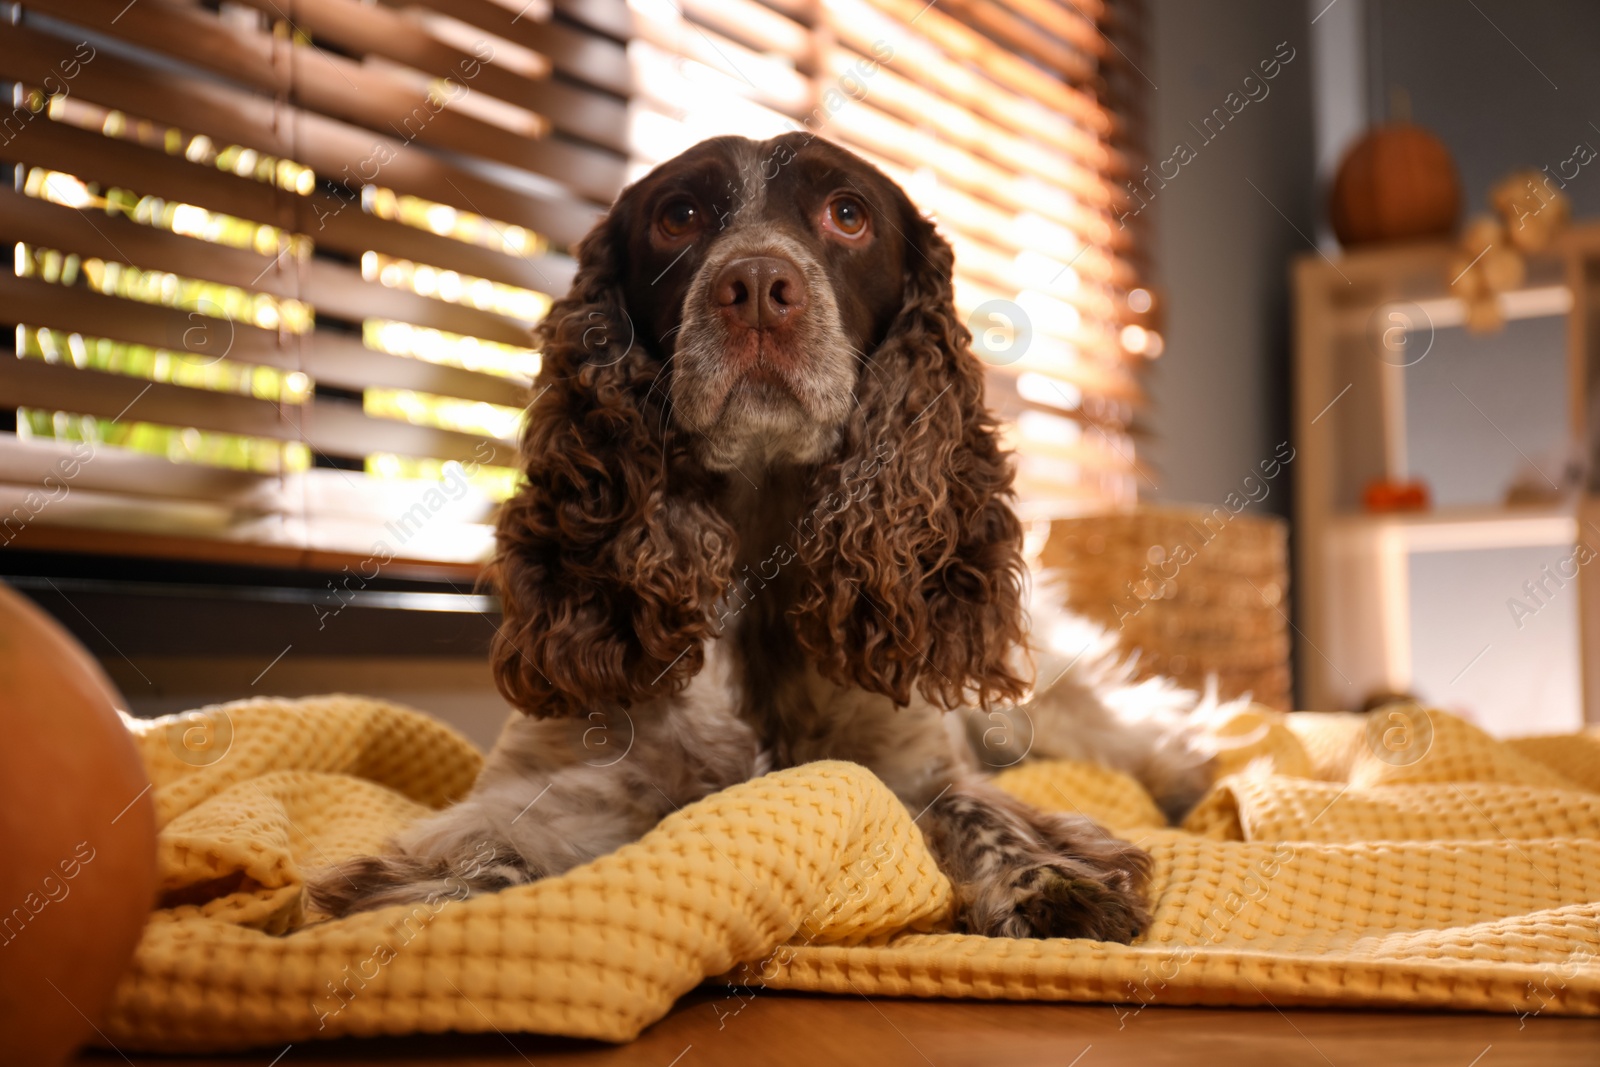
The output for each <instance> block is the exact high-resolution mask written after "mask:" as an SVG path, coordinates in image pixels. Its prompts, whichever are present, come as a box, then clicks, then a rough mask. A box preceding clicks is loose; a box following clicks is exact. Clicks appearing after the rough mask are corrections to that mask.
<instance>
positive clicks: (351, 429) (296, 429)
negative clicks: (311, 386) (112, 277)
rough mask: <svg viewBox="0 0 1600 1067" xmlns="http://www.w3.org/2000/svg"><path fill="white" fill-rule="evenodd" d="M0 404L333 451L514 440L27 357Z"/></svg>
mask: <svg viewBox="0 0 1600 1067" xmlns="http://www.w3.org/2000/svg"><path fill="white" fill-rule="evenodd" d="M0 404H5V405H6V406H8V407H30V408H44V409H46V410H50V411H70V412H73V413H75V414H79V415H94V416H97V417H99V418H104V419H119V418H120V419H126V420H128V421H130V422H154V423H160V424H163V425H167V426H193V427H196V428H197V429H201V430H214V431H217V432H220V433H237V434H246V435H248V436H251V437H266V438H271V439H273V440H279V441H304V442H306V443H307V444H308V445H310V446H311V447H312V448H313V449H315V450H316V451H318V452H322V453H326V454H328V455H332V456H360V455H365V454H367V453H370V452H394V453H397V454H399V455H403V456H422V457H427V458H432V459H442V460H456V461H457V462H461V463H466V462H474V461H475V462H477V463H488V464H495V465H501V466H503V465H506V464H508V463H511V462H514V460H515V457H516V448H515V447H514V446H512V445H509V444H507V443H506V442H504V441H494V440H491V439H490V438H486V437H479V436H478V435H476V434H467V433H459V432H457V431H455V430H442V429H438V428H435V427H432V426H413V425H411V424H409V423H404V422H396V421H395V420H393V419H380V418H374V417H372V416H370V415H367V414H365V413H364V412H362V411H361V409H360V408H359V407H356V406H354V405H352V404H348V403H344V402H330V401H316V402H312V403H309V404H303V405H294V404H277V403H274V402H273V401H270V400H258V399H257V398H255V397H253V396H241V395H238V394H234V393H219V392H214V391H211V390H206V389H191V388H189V387H187V386H182V385H169V384H167V383H165V382H150V381H146V380H144V379H142V378H135V377H132V376H130V375H124V374H113V373H110V372H109V371H98V370H86V369H83V368H80V367H74V366H71V365H64V364H52V363H43V362H40V361H38V360H32V359H19V360H15V361H13V362H12V363H10V364H9V365H7V366H6V369H5V374H4V375H0Z"/></svg>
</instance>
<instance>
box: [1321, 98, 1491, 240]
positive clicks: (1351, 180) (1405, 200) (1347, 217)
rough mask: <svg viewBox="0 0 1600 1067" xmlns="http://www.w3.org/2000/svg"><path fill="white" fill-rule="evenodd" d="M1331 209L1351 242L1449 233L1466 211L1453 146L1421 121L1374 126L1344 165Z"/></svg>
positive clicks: (1336, 225)
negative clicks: (1451, 148) (1422, 125)
mask: <svg viewBox="0 0 1600 1067" xmlns="http://www.w3.org/2000/svg"><path fill="white" fill-rule="evenodd" d="M1328 214H1329V216H1330V217H1331V221H1332V223H1333V232H1334V233H1335V234H1336V235H1338V238H1339V243H1340V244H1343V245H1345V246H1346V247H1349V246H1353V245H1362V244H1372V243H1374V242H1378V241H1403V240H1412V239H1417V238H1426V237H1448V236H1449V235H1450V234H1451V233H1452V232H1453V231H1454V230H1455V226H1456V220H1457V219H1458V218H1459V216H1460V214H1461V180H1460V179H1459V178H1458V177H1457V176H1456V166H1455V162H1454V161H1453V160H1451V158H1450V151H1449V149H1447V148H1445V146H1444V143H1443V142H1442V141H1440V140H1439V139H1438V138H1437V137H1435V136H1434V135H1433V134H1431V133H1429V132H1428V131H1427V130H1424V129H1423V128H1421V127H1420V126H1412V125H1410V124H1407V123H1396V124H1393V125H1388V126H1378V127H1375V128H1374V129H1372V130H1369V131H1368V132H1367V134H1366V136H1364V137H1362V138H1361V139H1360V140H1359V141H1357V142H1356V143H1355V144H1354V145H1353V146H1351V148H1350V150H1349V151H1348V152H1346V153H1345V157H1344V159H1343V160H1342V161H1341V162H1340V164H1339V172H1338V175H1337V176H1336V177H1335V178H1334V182H1333V195H1332V197H1331V198H1330V201H1329V205H1328Z"/></svg>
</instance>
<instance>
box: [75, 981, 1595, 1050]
mask: <svg viewBox="0 0 1600 1067" xmlns="http://www.w3.org/2000/svg"><path fill="white" fill-rule="evenodd" d="M739 1004H740V1001H738V1000H735V999H731V998H729V997H726V996H722V995H718V994H716V993H711V992H707V991H697V992H695V993H692V994H690V995H689V996H687V997H685V998H684V999H683V1000H682V1001H680V1002H679V1003H678V1005H677V1007H676V1008H675V1009H674V1010H673V1012H672V1014H670V1015H669V1016H667V1018H665V1019H663V1020H661V1021H660V1022H659V1023H657V1024H656V1025H655V1026H653V1027H651V1028H650V1029H649V1030H647V1031H646V1032H645V1033H644V1035H643V1036H642V1037H640V1038H639V1039H638V1040H637V1041H635V1042H633V1043H632V1044H631V1045H625V1046H621V1047H613V1046H609V1045H601V1044H598V1043H594V1042H584V1041H570V1040H562V1039H553V1038H543V1037H530V1036H527V1035H518V1034H512V1035H495V1034H487V1035H473V1036H465V1035H462V1036H446V1037H432V1038H396V1039H372V1040H364V1041H358V1040H347V1041H337V1042H321V1043H311V1044H305V1045H293V1046H290V1047H289V1048H288V1049H287V1050H285V1049H283V1048H267V1049H260V1050H258V1051H256V1052H253V1053H249V1054H244V1055H240V1056H234V1057H200V1058H190V1057H182V1058H178V1057H160V1056H148V1055H142V1054H138V1053H129V1054H128V1056H127V1057H126V1059H127V1061H128V1062H130V1063H132V1064H135V1065H137V1067H163V1065H166V1067H208V1065H214V1064H216V1065H220V1064H228V1065H234V1064H251V1065H254V1067H269V1065H275V1067H330V1065H348V1064H360V1063H400V1064H413V1065H419V1067H420V1065H427V1064H444V1063H449V1064H452V1065H459V1067H472V1065H476V1064H495V1065H511V1064H522V1063H527V1064H530V1065H536V1067H560V1065H572V1064H583V1065H589V1067H600V1065H608V1064H629V1065H632V1064H640V1065H647V1067H718V1065H734V1064H737V1065H739V1067H787V1065H795V1067H850V1065H855V1064H861V1065H864V1067H902V1065H905V1067H925V1065H929V1064H932V1065H936V1067H969V1065H970V1067H1031V1065H1034V1064H1038V1065H1046V1064H1048V1065H1049V1067H1119V1065H1140V1067H1144V1065H1151V1067H1160V1065H1164V1064H1173V1065H1182V1067H1212V1065H1221V1067H1254V1065H1257V1064H1313V1065H1322V1064H1328V1065H1330V1067H1367V1065H1383V1067H1387V1065H1389V1064H1419V1065H1425V1067H1431V1065H1437V1067H1504V1065H1506V1064H1523V1063H1525V1064H1539V1065H1541V1067H1566V1065H1569V1064H1570V1065H1573V1067H1579V1065H1581V1067H1596V1065H1597V1064H1600V1019H1561V1018H1555V1017H1550V1016H1530V1017H1528V1018H1525V1019H1519V1018H1517V1017H1516V1016H1514V1015H1460V1014H1447V1013H1426V1014H1423V1013H1412V1012H1371V1011H1314V1010H1294V1009H1291V1010H1288V1011H1282V1012H1280V1011H1278V1010H1277V1009H1275V1008H1261V1009H1210V1008H1154V1007H1152V1008H1146V1009H1144V1010H1143V1011H1142V1012H1139V1013H1137V1014H1129V1013H1128V1009H1127V1008H1113V1007H1110V1006H1107V1005H1079V1004H1003V1003H992V1002H972V1001H959V1002H957V1001H914V1000H871V1001H869V1000H867V999H865V998H862V997H856V998H845V997H813V996H805V995H798V994H786V993H772V992H763V993H758V994H757V995H755V996H754V997H753V998H751V999H748V1000H746V1001H744V1002H743V1007H742V1008H739ZM735 1009H738V1010H737V1011H735ZM274 1057H280V1058H279V1059H277V1060H274ZM79 1062H80V1063H81V1064H93V1065H94V1067H107V1065H108V1064H112V1063H122V1062H124V1060H123V1057H121V1056H118V1055H117V1054H116V1053H114V1052H96V1053H90V1054H87V1055H85V1056H84V1057H83V1058H82V1059H81V1060H80V1061H79Z"/></svg>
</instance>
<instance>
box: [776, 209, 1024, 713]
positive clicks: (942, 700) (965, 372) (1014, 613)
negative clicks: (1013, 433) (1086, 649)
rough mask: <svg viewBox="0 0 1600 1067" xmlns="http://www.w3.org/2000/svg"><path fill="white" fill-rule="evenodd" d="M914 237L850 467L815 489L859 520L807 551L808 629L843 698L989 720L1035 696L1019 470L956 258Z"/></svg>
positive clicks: (864, 387)
mask: <svg viewBox="0 0 1600 1067" xmlns="http://www.w3.org/2000/svg"><path fill="white" fill-rule="evenodd" d="M906 226H907V230H908V236H909V237H910V240H911V241H912V243H913V246H914V247H915V248H916V250H917V252H918V254H917V255H915V256H913V257H911V260H910V263H909V266H910V270H909V274H908V280H907V287H906V296H905V305H904V307H903V308H902V309H901V311H900V314H899V316H898V317H897V318H896V319H895V323H894V326H893V328H892V330H891V331H890V334H889V336H888V338H887V339H886V340H885V341H884V342H883V344H882V345H880V346H879V347H878V349H877V351H876V352H874V353H873V355H872V361H873V365H874V368H875V373H872V374H868V375H865V376H864V377H863V379H862V381H861V383H860V385H859V386H858V388H857V391H856V397H857V399H856V407H855V411H854V412H853V413H852V414H851V417H850V419H849V421H848V422H847V423H846V425H845V428H844V440H843V444H842V446H841V449H840V456H839V459H838V460H837V461H836V462H835V463H834V464H833V465H832V466H831V467H829V468H827V469H824V470H823V471H821V472H819V474H818V476H817V478H816V481H815V497H814V501H815V502H817V503H818V504H819V505H820V504H821V503H822V502H824V501H826V500H827V499H828V498H829V497H830V496H843V497H845V498H846V499H849V500H852V501H853V505H852V506H851V507H849V508H848V509H846V510H844V511H843V512H842V513H839V514H837V515H836V516H835V517H834V518H833V520H832V521H831V522H829V523H828V524H826V525H824V526H822V527H821V529H820V530H819V531H818V535H817V536H816V537H815V538H813V539H812V540H810V541H809V542H807V543H806V546H805V548H804V550H803V552H802V554H801V558H802V560H804V562H805V564H806V566H807V568H808V570H809V575H810V581H808V582H807V583H806V585H805V587H804V589H803V591H802V592H801V595H800V600H799V603H798V604H796V605H795V608H794V614H795V617H796V629H797V632H798V636H799V639H800V643H801V645H802V646H803V647H804V648H805V650H806V652H807V653H808V654H809V655H810V657H811V662H812V663H813V664H814V665H815V667H816V668H817V670H818V671H820V672H821V673H822V674H823V675H825V676H826V677H828V678H829V679H831V680H833V681H835V682H839V683H845V682H849V683H852V684H854V685H858V686H861V687H862V688H863V689H868V690H871V691H873V692H877V693H883V694H885V695H887V696H890V697H893V698H894V700H895V702H896V703H898V704H906V703H909V702H910V700H911V690H912V687H913V686H920V689H921V692H922V694H923V695H924V696H925V697H926V698H927V699H928V700H930V701H932V702H934V703H936V704H939V705H941V706H942V707H947V708H955V707H960V706H962V705H963V704H967V703H977V704H980V705H982V706H984V707H988V706H989V705H990V704H991V703H992V702H994V701H997V700H1012V701H1015V700H1018V699H1020V698H1021V696H1022V694H1023V692H1024V690H1025V689H1026V687H1027V682H1026V680H1025V679H1024V678H1023V677H1022V676H1021V675H1020V673H1019V671H1018V670H1017V666H1016V664H1015V662H1014V657H1013V655H1012V653H1013V652H1014V650H1015V649H1016V648H1017V647H1018V646H1020V645H1021V643H1022V640H1023V636H1024V634H1023V629H1022V624H1023V615H1022V581H1023V564H1022V527H1021V524H1020V523H1019V522H1018V521H1017V517H1016V515H1015V513H1014V512H1013V511H1012V510H1011V507H1010V503H1009V502H1010V498H1011V483H1012V466H1011V461H1010V457H1009V455H1008V454H1006V453H1005V452H1003V451H1001V448H1000V444H999V439H998V434H997V432H996V427H995V422H994V418H993V416H992V415H991V414H990V413H989V410H988V409H987V408H986V407H984V404H983V369H982V366H981V365H980V364H979V363H978V361H977V360H976V359H974V358H972V355H971V353H970V344H971V341H972V336H971V334H970V333H968V331H967V329H966V328H965V327H964V326H962V325H961V323H960V322H959V321H958V319H957V318H956V313H955V303H954V298H953V296H952V294H951V289H950V276H951V270H952V267H953V263H954V257H953V255H952V253H951V251H950V245H949V244H948V243H947V242H946V241H945V240H944V238H942V237H940V236H939V235H938V234H937V233H936V232H935V231H934V228H933V224H932V223H930V222H928V221H927V220H926V219H923V218H921V217H920V216H917V215H915V214H913V215H911V216H910V217H909V218H907V219H906ZM879 442H891V443H892V452H891V455H890V457H889V458H888V459H887V460H886V461H885V462H884V464H883V472H882V474H881V475H880V476H878V477H876V478H874V479H872V481H871V482H870V483H869V485H868V486H867V488H866V491H865V492H864V493H861V494H858V495H857V494H851V493H850V488H851V487H850V485H849V479H850V478H851V477H852V476H853V473H854V471H855V469H856V466H855V465H856V464H857V463H859V461H860V458H861V457H864V456H866V455H867V454H869V452H871V450H872V449H873V447H874V446H875V445H877V444H878V443H879Z"/></svg>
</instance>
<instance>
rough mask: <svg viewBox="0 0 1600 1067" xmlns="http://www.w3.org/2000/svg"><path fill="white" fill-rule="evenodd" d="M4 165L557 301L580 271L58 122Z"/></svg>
mask: <svg viewBox="0 0 1600 1067" xmlns="http://www.w3.org/2000/svg"><path fill="white" fill-rule="evenodd" d="M0 160H5V161H7V162H14V163H24V164H28V165H30V166H40V167H46V168H49V169H52V170H58V171H62V172H65V173H67V174H72V175H75V176H77V177H79V178H82V179H84V180H86V181H91V182H98V183H100V184H102V185H106V186H111V185H117V186H120V187H123V188H128V189H131V190H132V191H133V192H136V193H139V194H140V195H142V196H159V197H162V198H163V199H165V200H177V201H182V202H183V203H188V204H194V205H195V206H197V207H203V208H206V209H208V210H211V211H220V212H224V213H226V214H229V215H234V216H236V217H238V218H243V219H248V220H250V221H252V222H260V223H264V224H267V225H275V226H280V227H283V228H285V229H288V230H291V231H293V232H295V233H300V234H309V235H312V236H313V237H314V238H315V240H316V242H317V244H319V245H322V246H325V247H327V248H331V249H334V250H335V251H338V252H343V253H345V254H346V255H350V256H354V257H358V258H359V257H360V255H361V254H362V253H363V252H366V251H371V250H377V249H381V250H383V251H385V252H387V253H389V254H392V255H397V256H402V257H404V258H406V259H411V260H415V261H417V262H420V263H426V264H429V265H430V266H434V267H440V268H443V269H446V270H456V271H460V272H462V273H464V274H470V275H472V276H474V277H480V278H488V279H489V280H491V281H498V282H506V283H507V284H510V285H516V286H520V287H523V288H527V289H534V290H537V291H539V292H542V293H546V294H549V295H560V294H561V293H564V292H566V290H567V288H568V286H570V285H571V284H572V275H573V272H574V270H575V266H574V264H573V262H572V260H571V258H570V257H568V256H557V255H539V256H527V257H523V256H510V255H506V254H504V253H501V252H496V251H494V250H492V249H488V248H483V247H481V246H478V245H470V244H466V243H464V242H461V241H456V240H452V239H450V238H447V237H442V236H439V235H437V234H433V233H429V232H428V231H426V230H419V229H416V228H415V227H411V226H406V225H403V224H401V223H398V222H393V221H390V220H388V219H381V218H378V217H376V216H373V215H370V214H368V213H366V212H365V211H362V210H361V209H360V207H359V205H351V204H350V203H348V202H346V201H344V200H342V199H339V198H337V197H333V196H329V195H328V194H326V193H323V192H320V191H314V192H313V193H312V195H310V196H304V197H302V196H299V195H296V194H294V193H291V192H287V191H285V190H279V189H276V188H274V187H273V186H270V185H266V184H264V183H262V182H258V181H255V180H253V179H250V178H241V177H238V176H236V175H233V174H229V173H227V172H226V171H221V170H218V169H216V168H215V167H205V166H201V165H197V164H194V163H190V162H189V161H188V160H186V159H184V158H183V157H182V156H172V155H168V154H166V153H164V152H161V151H159V150H157V149H154V148H146V147H143V146H141V145H136V144H132V143H129V142H127V141H119V140H116V139H113V138H108V137H105V136H103V135H101V134H98V133H92V132H90V131H88V130H80V129H77V128H75V127H72V126H68V125H66V124H64V123H60V122H52V121H48V120H44V119H41V120H39V121H37V122H35V123H34V124H33V125H32V126H31V127H30V129H29V131H28V136H27V137H16V138H13V139H12V140H11V141H10V142H9V143H6V144H0Z"/></svg>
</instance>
